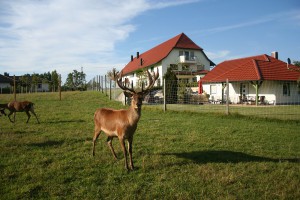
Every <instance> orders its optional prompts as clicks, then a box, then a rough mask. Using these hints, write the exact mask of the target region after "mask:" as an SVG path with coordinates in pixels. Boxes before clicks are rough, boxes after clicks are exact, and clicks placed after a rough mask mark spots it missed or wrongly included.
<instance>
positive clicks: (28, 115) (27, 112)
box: [26, 111, 31, 123]
mask: <svg viewBox="0 0 300 200" xmlns="http://www.w3.org/2000/svg"><path fill="white" fill-rule="evenodd" d="M26 115H27V117H28V118H27V122H26V123H28V122H29V119H30V117H31V116H30V114H29V111H26Z"/></svg>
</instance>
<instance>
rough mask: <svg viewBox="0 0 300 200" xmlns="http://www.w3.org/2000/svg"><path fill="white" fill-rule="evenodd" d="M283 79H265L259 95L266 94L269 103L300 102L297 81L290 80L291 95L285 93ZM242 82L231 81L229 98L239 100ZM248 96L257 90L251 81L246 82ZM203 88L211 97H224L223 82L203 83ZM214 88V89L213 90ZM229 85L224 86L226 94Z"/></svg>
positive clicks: (254, 93)
mask: <svg viewBox="0 0 300 200" xmlns="http://www.w3.org/2000/svg"><path fill="white" fill-rule="evenodd" d="M283 83H284V82H283V81H264V82H263V83H262V85H261V86H260V88H259V90H258V96H265V101H266V102H267V103H269V104H276V105H278V104H299V103H300V94H299V91H298V90H299V89H298V87H297V83H296V82H295V81H294V82H290V96H285V95H283ZM240 84H241V83H240V82H236V83H229V99H230V102H232V103H238V102H239V96H240ZM243 84H245V88H246V89H245V90H246V94H245V95H246V97H247V98H248V99H249V98H255V96H256V90H255V88H254V87H253V86H252V84H251V83H250V82H245V83H243ZM203 90H204V91H205V92H206V93H207V94H210V96H211V97H210V99H214V100H217V99H222V84H220V83H216V84H213V83H212V84H203ZM212 90H214V91H212ZM226 90H227V87H225V88H224V94H226Z"/></svg>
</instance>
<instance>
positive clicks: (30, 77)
mask: <svg viewBox="0 0 300 200" xmlns="http://www.w3.org/2000/svg"><path fill="white" fill-rule="evenodd" d="M4 76H6V77H9V78H10V79H11V80H12V81H11V85H12V86H13V76H10V75H9V73H7V72H4ZM85 77H86V74H85V73H84V72H83V71H77V70H73V72H71V73H69V74H68V76H67V78H66V81H65V83H64V85H61V82H62V80H61V76H60V74H59V73H58V72H57V71H56V70H54V71H51V72H45V73H42V74H38V73H33V74H24V75H22V76H16V90H17V92H23V93H26V92H37V91H38V87H39V85H41V84H48V89H49V91H51V92H57V91H58V90H59V87H61V90H63V91H68V90H86V88H87V85H86V80H85ZM8 90H10V89H9V88H8ZM8 92H9V91H8Z"/></svg>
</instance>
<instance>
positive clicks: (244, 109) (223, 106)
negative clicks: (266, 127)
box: [89, 76, 300, 120]
mask: <svg viewBox="0 0 300 200" xmlns="http://www.w3.org/2000/svg"><path fill="white" fill-rule="evenodd" d="M93 81H94V84H93V87H90V88H89V89H90V90H96V91H100V92H102V93H104V94H106V95H107V96H108V98H110V99H114V100H118V101H121V102H123V103H126V101H127V100H126V99H125V97H124V95H123V94H122V90H121V89H120V88H118V86H116V83H115V82H114V81H111V80H109V79H107V78H106V77H105V76H97V77H95V79H94V80H93ZM243 84H244V83H243ZM243 84H242V85H243ZM274 84H276V83H274ZM227 85H228V86H226V84H223V85H221V87H222V90H224V92H223V93H222V95H221V96H216V95H214V94H213V92H214V91H206V90H209V89H207V88H208V87H212V86H211V85H209V86H206V87H205V86H204V87H203V88H202V91H200V92H201V93H199V86H198V83H184V82H182V81H164V84H163V87H161V88H155V89H154V90H152V91H151V92H150V93H149V94H148V95H147V96H146V97H145V99H144V106H148V107H155V108H157V109H162V110H164V111H166V112H167V111H168V110H174V111H190V112H199V113H218V114H224V115H229V114H231V115H232V114H234V115H235V114H237V115H245V116H252V117H261V118H270V119H283V120H300V89H299V88H298V87H291V88H288V91H284V83H283V84H281V86H280V87H282V91H275V93H276V94H277V97H276V98H277V99H276V100H277V102H281V103H280V105H279V104H276V103H275V102H276V101H268V100H267V99H263V98H262V97H261V96H258V97H255V95H254V94H253V93H251V91H249V92H248V94H247V95H245V96H246V97H247V100H246V99H245V98H244V97H241V96H242V95H240V96H236V97H232V91H231V90H233V88H232V87H229V84H228V83H227ZM268 87H270V90H271V88H273V86H272V85H269V86H268ZM241 92H243V91H241ZM280 92H287V95H278V93H280ZM289 97H293V98H294V101H293V102H289V101H288V98H289ZM256 98H259V99H258V100H257V102H256ZM280 98H284V99H286V100H287V101H286V103H282V102H284V99H280Z"/></svg>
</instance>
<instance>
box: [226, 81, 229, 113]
mask: <svg viewBox="0 0 300 200" xmlns="http://www.w3.org/2000/svg"><path fill="white" fill-rule="evenodd" d="M226 87H227V90H226V114H227V115H229V81H228V79H226Z"/></svg>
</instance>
